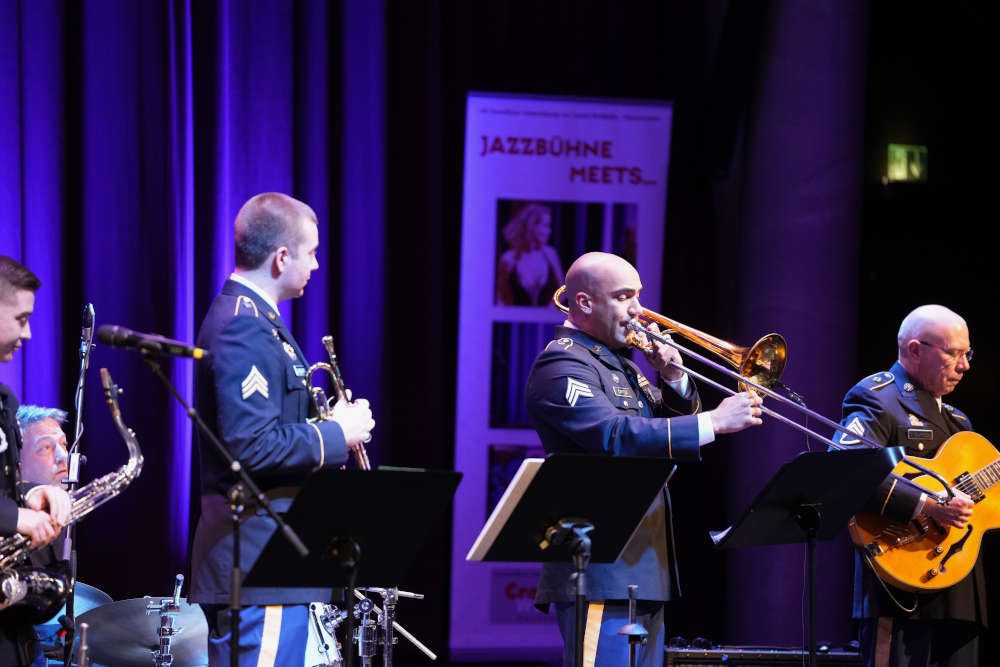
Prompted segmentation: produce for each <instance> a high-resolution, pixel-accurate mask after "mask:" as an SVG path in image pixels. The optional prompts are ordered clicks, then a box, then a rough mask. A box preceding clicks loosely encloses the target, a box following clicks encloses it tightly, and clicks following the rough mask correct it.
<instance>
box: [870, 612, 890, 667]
mask: <svg viewBox="0 0 1000 667" xmlns="http://www.w3.org/2000/svg"><path fill="white" fill-rule="evenodd" d="M874 653H875V661H874V666H875V667H889V658H890V657H891V654H892V618H891V617H888V616H880V617H879V619H878V629H877V630H876V631H875V651H874Z"/></svg>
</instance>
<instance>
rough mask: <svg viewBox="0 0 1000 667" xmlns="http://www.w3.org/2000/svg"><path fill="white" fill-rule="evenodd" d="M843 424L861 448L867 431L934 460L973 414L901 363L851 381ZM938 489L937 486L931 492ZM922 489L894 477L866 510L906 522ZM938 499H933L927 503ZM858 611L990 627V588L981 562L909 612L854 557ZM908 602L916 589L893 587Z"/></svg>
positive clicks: (848, 439) (845, 437)
mask: <svg viewBox="0 0 1000 667" xmlns="http://www.w3.org/2000/svg"><path fill="white" fill-rule="evenodd" d="M841 424H842V425H843V426H844V427H846V429H847V430H848V431H850V432H849V433H838V434H837V435H836V436H835V439H836V440H837V442H839V443H841V444H843V445H847V446H859V445H860V446H864V445H863V443H861V441H860V440H859V439H858V438H856V437H854V435H855V434H857V435H863V436H865V437H867V438H870V439H872V440H875V441H876V442H879V443H882V444H883V445H887V446H896V445H900V446H902V447H904V448H905V454H906V456H908V457H913V458H918V457H922V458H933V457H934V455H935V454H936V453H937V450H938V448H939V447H940V446H941V445H943V444H944V443H945V441H946V440H948V438H950V437H951V436H952V435H954V434H955V433H958V432H959V431H971V430H972V424H971V422H970V421H969V418H968V417H967V416H966V415H965V414H964V413H963V412H962V411H961V410H958V409H957V408H954V407H952V406H950V405H948V404H947V403H944V404H942V407H941V409H939V408H938V404H937V401H936V400H935V399H934V397H933V396H931V395H930V393H928V392H927V391H925V390H924V389H922V388H921V387H920V386H918V385H917V383H916V382H915V381H914V380H913V379H911V378H910V376H909V375H908V374H907V372H906V369H904V368H903V366H902V365H901V364H899V362H897V363H895V364H894V365H893V366H892V368H891V369H890V370H889V371H887V372H883V373H876V374H875V375H871V376H869V377H867V378H865V379H864V380H862V381H861V382H859V383H858V384H856V385H854V387H852V388H851V390H850V391H849V392H847V395H846V396H845V397H844V404H843V418H842V420H841ZM935 490H936V489H934V488H932V489H931V491H935ZM922 491H923V490H922V489H921V488H919V487H917V486H916V485H914V484H912V483H910V482H908V481H907V480H905V479H904V478H902V477H899V476H897V475H894V474H892V475H889V476H888V477H887V478H886V479H885V481H884V482H882V484H881V485H880V486H879V488H878V489H877V490H876V492H875V494H874V495H873V496H872V497H871V498H869V499H868V501H867V502H866V503H865V510H866V511H869V512H875V513H882V514H884V515H885V516H886V517H887V518H889V519H892V520H894V521H899V522H902V523H905V522H907V521H909V520H910V519H911V518H912V516H913V513H914V512H915V511H916V509H917V503H918V502H919V500H920V494H921V493H922ZM929 502H933V501H929ZM854 581H855V585H854V617H855V618H874V617H877V616H897V617H905V618H913V619H922V620H937V619H955V620H962V621H974V622H978V623H981V624H983V625H984V626H985V625H986V587H985V580H984V577H983V567H982V562H981V560H980V561H977V563H976V566H975V567H974V568H973V570H972V573H971V574H970V575H969V576H968V577H966V578H965V579H963V580H962V581H961V582H959V583H957V584H955V585H954V586H952V587H950V588H948V589H946V590H944V591H941V592H938V593H932V594H926V595H925V594H920V595H917V596H916V598H917V602H918V603H917V609H916V611H914V612H913V613H912V614H908V613H906V612H904V611H902V610H900V609H899V607H898V606H897V605H896V604H894V603H893V602H892V601H891V600H890V599H888V597H887V596H886V595H885V591H884V590H883V589H882V586H881V584H880V583H879V582H878V581H877V580H876V579H875V577H874V575H873V574H872V573H871V568H870V567H869V566H868V565H867V564H865V563H864V562H863V561H862V560H861V558H860V557H859V556H856V558H855V577H854ZM890 589H891V590H892V594H893V596H894V597H895V598H896V599H897V600H899V601H900V602H901V603H902V604H903V605H905V606H908V607H911V606H913V600H914V595H913V594H912V593H907V592H904V591H900V590H898V589H896V588H893V587H890Z"/></svg>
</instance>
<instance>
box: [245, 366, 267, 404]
mask: <svg viewBox="0 0 1000 667" xmlns="http://www.w3.org/2000/svg"><path fill="white" fill-rule="evenodd" d="M241 387H242V388H243V400H244V401H245V400H247V399H248V398H250V397H251V396H253V395H254V394H260V395H261V396H263V397H264V398H268V391H267V378H265V377H264V376H263V374H261V372H260V371H259V370H257V367H256V366H253V367H251V368H250V373H249V374H248V375H247V376H246V377H245V378H243V383H242V385H241Z"/></svg>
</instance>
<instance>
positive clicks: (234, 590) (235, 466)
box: [139, 348, 309, 667]
mask: <svg viewBox="0 0 1000 667" xmlns="http://www.w3.org/2000/svg"><path fill="white" fill-rule="evenodd" d="M139 354H140V355H141V356H142V360H143V361H144V362H146V366H148V367H149V370H151V371H152V372H153V375H155V376H156V377H158V378H159V379H160V382H162V383H163V386H165V387H166V388H167V390H168V391H169V392H170V393H171V394H173V396H174V398H176V399H177V401H178V403H180V404H181V406H182V407H183V408H184V411H185V412H187V415H188V417H189V418H190V419H191V422H192V423H193V424H194V425H195V427H197V429H198V431H199V432H200V433H201V434H202V435H203V436H204V437H205V439H206V440H208V441H209V442H211V443H212V446H213V447H214V448H215V451H216V452H218V454H219V456H221V457H222V458H223V459H225V461H226V463H227V465H228V467H229V469H230V470H232V471H233V472H234V473H235V474H236V475H237V477H238V481H237V482H236V484H234V485H233V486H232V488H230V489H229V493H228V494H227V498H228V500H229V508H230V510H231V511H232V526H233V569H232V573H231V575H230V586H229V613H230V619H231V620H230V627H229V664H230V667H238V666H239V634H240V607H241V606H242V605H241V603H240V585H241V582H242V581H243V574H242V572H240V514H241V513H242V512H243V507H244V505H245V503H246V500H247V498H248V497H250V498H252V499H253V500H256V501H257V503H258V504H259V505H260V506H261V507H263V508H264V510H265V511H266V512H267V514H268V516H270V517H271V519H273V520H274V522H275V523H276V524H278V530H280V531H281V534H282V535H284V537H285V539H287V540H288V542H289V544H291V545H292V548H293V549H295V551H296V552H297V553H298V554H299V556H301V557H302V558H305V557H306V556H308V555H309V549H307V548H306V545H305V544H304V543H303V542H302V540H301V539H299V536H298V535H297V534H296V533H295V531H294V530H292V527H291V526H289V525H288V524H287V523H285V520H284V519H282V518H281V516H279V515H278V513H277V512H275V511H274V508H273V507H272V506H271V502H270V501H269V500H268V498H267V496H266V495H264V492H263V491H261V490H260V488H259V487H258V486H257V485H256V484H255V483H254V481H253V479H251V477H250V475H249V474H248V473H247V471H246V469H245V468H244V467H243V465H242V464H241V463H240V462H239V460H237V459H236V458H235V457H234V456H233V455H232V453H230V451H229V450H228V449H227V448H226V446H225V445H223V444H222V441H220V440H219V438H217V437H216V435H215V433H213V432H212V429H210V428H209V427H208V425H207V424H206V423H205V421H204V420H203V419H202V418H201V415H199V414H198V412H197V411H196V410H195V409H194V408H193V407H192V406H190V405H188V402H187V401H185V400H184V397H183V396H181V395H180V393H179V392H178V391H177V387H175V386H174V384H173V382H171V381H170V378H168V377H167V376H166V375H165V374H164V373H163V369H162V368H160V364H159V362H157V361H156V360H155V359H154V358H153V356H152V355H153V351H151V350H150V349H148V348H139Z"/></svg>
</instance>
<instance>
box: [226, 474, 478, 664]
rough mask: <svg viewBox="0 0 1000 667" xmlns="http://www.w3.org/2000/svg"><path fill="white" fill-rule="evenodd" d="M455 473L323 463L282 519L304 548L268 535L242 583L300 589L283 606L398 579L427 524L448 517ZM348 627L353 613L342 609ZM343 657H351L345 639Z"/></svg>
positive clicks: (348, 600)
mask: <svg viewBox="0 0 1000 667" xmlns="http://www.w3.org/2000/svg"><path fill="white" fill-rule="evenodd" d="M461 478H462V473H459V472H454V471H443V470H422V469H414V468H388V467H385V466H381V467H379V468H378V469H376V470H336V469H330V468H327V469H323V470H320V471H317V472H315V473H313V474H312V475H310V476H309V477H308V478H307V479H306V482H305V484H304V485H303V487H302V489H301V491H300V492H299V494H298V495H297V496H296V498H295V500H294V501H293V502H292V505H291V507H289V508H288V513H287V514H286V515H285V521H287V523H288V525H290V526H291V527H292V528H293V529H294V530H295V532H296V533H298V534H299V537H301V538H302V541H303V542H304V543H305V544H306V546H307V547H308V548H309V555H308V556H307V557H306V558H301V557H299V556H298V554H296V553H295V551H294V550H293V549H292V547H291V546H290V545H289V543H288V541H287V540H285V539H284V537H282V536H281V535H280V534H279V533H277V532H276V533H275V534H274V535H273V536H272V537H271V539H270V540H269V541H268V543H267V544H266V545H265V547H264V550H263V551H262V552H261V555H260V557H259V558H258V559H257V561H256V562H255V563H254V564H253V566H252V567H251V569H250V571H249V572H248V573H247V575H246V578H245V579H244V580H243V589H244V590H246V589H247V588H282V589H286V591H288V592H290V593H293V591H292V590H291V589H299V590H300V591H301V599H297V598H296V596H295V594H294V593H293V594H292V595H290V596H288V597H287V598H286V603H288V604H296V603H299V604H308V603H310V602H316V601H317V600H316V599H313V598H314V596H315V592H316V589H317V588H322V589H333V588H347V596H348V597H346V598H345V600H346V604H348V605H349V604H351V601H352V599H353V588H354V586H355V585H360V586H378V587H383V588H388V587H391V586H395V585H396V584H397V583H399V581H400V579H401V577H402V576H403V575H404V574H405V573H406V571H407V569H408V568H409V567H410V564H411V563H412V562H413V559H414V558H415V557H416V555H417V554H418V553H419V551H420V549H421V548H422V547H423V546H424V542H425V540H426V538H427V535H428V533H429V531H430V529H431V527H432V526H433V525H434V524H435V523H437V522H438V521H439V520H441V519H443V518H444V517H446V516H450V514H451V512H450V509H449V508H450V505H451V501H452V497H453V496H454V494H455V489H456V488H457V487H458V483H459V481H460V480H461ZM347 619H348V626H347V627H348V630H350V629H351V627H352V625H353V623H352V619H353V617H352V616H351V615H348V617H347ZM347 643H348V650H347V657H348V660H350V658H351V657H352V656H353V651H352V650H351V648H350V647H351V646H352V644H351V637H350V636H348V637H347Z"/></svg>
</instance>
